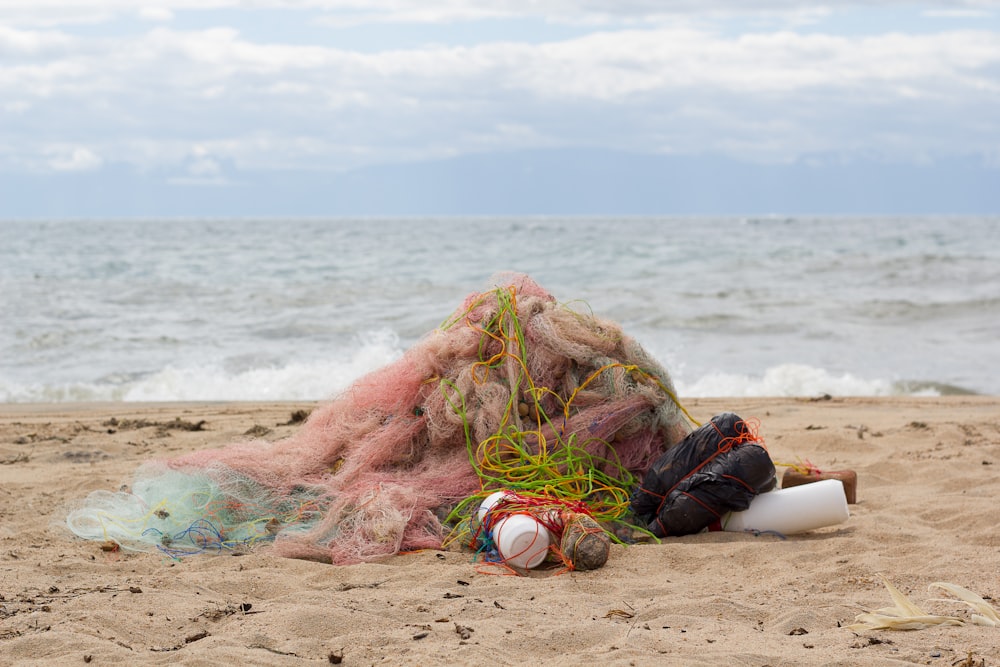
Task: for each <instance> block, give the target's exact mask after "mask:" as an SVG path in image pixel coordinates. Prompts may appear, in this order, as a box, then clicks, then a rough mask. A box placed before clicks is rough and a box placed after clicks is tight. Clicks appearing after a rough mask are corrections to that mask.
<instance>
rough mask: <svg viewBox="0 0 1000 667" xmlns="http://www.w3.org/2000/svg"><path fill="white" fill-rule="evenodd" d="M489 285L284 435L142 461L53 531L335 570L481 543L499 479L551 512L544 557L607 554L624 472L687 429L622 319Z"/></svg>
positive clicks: (587, 558) (689, 424) (620, 525)
mask: <svg viewBox="0 0 1000 667" xmlns="http://www.w3.org/2000/svg"><path fill="white" fill-rule="evenodd" d="M494 285H495V286H494V287H493V288H492V289H489V290H487V291H484V292H479V293H473V294H471V295H469V296H468V297H467V298H466V299H465V301H464V302H463V303H462V304H461V305H460V306H459V307H458V308H457V309H456V310H455V311H454V312H453V313H452V314H451V315H450V316H449V317H448V318H447V319H445V321H444V322H443V323H442V324H441V325H440V326H439V327H438V328H436V329H435V330H433V331H431V332H430V333H428V334H427V335H426V336H424V337H423V338H422V339H421V340H420V341H418V342H417V343H416V344H415V345H414V346H412V347H411V348H410V349H409V350H407V351H406V352H405V353H404V355H403V356H402V357H401V358H400V359H399V360H398V361H396V362H394V363H392V364H389V365H388V366H386V367H384V368H382V369H379V370H377V371H374V372H372V373H370V374H368V375H366V376H364V377H362V378H360V379H358V380H357V381H355V382H354V383H353V384H352V385H351V386H350V387H348V388H347V389H346V390H345V391H343V392H342V393H341V394H340V395H338V396H336V397H335V398H333V399H332V400H331V401H329V402H328V403H326V404H323V405H320V406H319V407H317V408H316V409H315V410H313V411H312V413H311V414H309V415H308V417H305V418H304V421H303V422H302V425H301V427H300V430H299V431H298V432H297V433H296V434H294V435H292V436H290V437H288V438H285V439H282V440H278V441H275V442H267V441H264V440H262V439H260V438H257V439H253V438H250V439H246V440H242V441H238V442H234V443H232V444H230V445H228V446H226V447H223V448H219V449H212V450H203V451H197V452H193V453H190V454H186V455H182V456H179V457H176V458H170V459H164V460H154V461H150V462H148V463H146V464H144V465H142V466H140V467H139V468H138V470H137V471H136V472H135V474H134V478H133V480H132V481H131V483H130V484H129V487H128V489H127V490H121V491H117V492H110V491H97V492H94V493H93V494H91V495H90V496H89V497H87V498H86V499H84V500H83V501H82V502H81V503H79V506H78V507H76V508H74V509H73V510H72V511H71V512H70V513H69V515H68V518H67V525H68V526H69V528H70V529H71V530H72V531H73V532H74V533H75V534H77V535H78V536H80V537H83V538H86V539H91V540H97V541H100V542H113V543H115V544H118V545H120V546H121V548H123V549H133V550H145V551H151V550H158V551H160V552H162V553H164V554H166V555H167V556H169V557H172V558H180V557H183V556H187V555H192V554H197V553H203V552H218V551H227V550H233V551H239V550H241V549H245V548H247V547H252V546H254V545H256V544H259V543H265V542H266V543H269V544H270V545H271V548H272V550H273V552H274V553H276V554H278V555H281V556H287V557H293V558H305V559H312V560H319V561H324V562H330V563H335V564H348V563H358V562H365V561H373V560H377V559H380V558H383V557H385V556H389V555H393V554H399V553H405V552H410V551H416V550H421V549H443V548H452V547H455V546H458V547H461V548H464V547H470V546H471V547H472V548H474V549H482V548H483V545H482V544H479V545H477V544H476V542H477V540H478V538H479V537H480V536H481V535H482V534H483V531H481V530H480V526H478V525H477V517H476V514H477V509H478V508H479V506H480V505H481V504H482V501H483V500H484V499H485V498H486V497H487V496H489V495H491V494H492V493H495V492H497V491H504V492H510V493H513V494H516V496H517V497H518V498H520V499H522V500H521V502H528V503H531V504H532V511H533V512H541V514H540V515H541V516H544V517H546V518H547V520H551V521H552V526H551V528H552V529H553V530H551V531H550V536H549V537H550V539H549V541H548V544H549V549H550V553H554V554H555V558H556V560H558V561H561V562H562V563H563V564H564V565H566V566H567V567H569V568H583V567H594V566H599V565H600V564H603V561H602V558H605V559H606V549H605V547H607V546H608V545H607V544H606V543H605V540H614V541H620V540H621V539H623V538H621V537H620V536H622V535H630V534H633V532H634V530H635V529H637V528H638V529H640V530H641V529H643V527H642V526H639V527H636V526H633V525H631V524H630V523H629V521H630V519H631V517H630V514H629V512H630V502H629V501H630V494H631V493H632V491H633V490H634V489H635V487H636V486H638V481H637V480H638V478H639V477H640V476H642V475H644V474H645V473H646V471H647V470H648V469H649V468H650V466H651V465H652V464H653V463H654V461H656V460H657V459H658V458H659V457H660V456H661V455H662V454H663V453H664V452H665V451H670V449H671V448H672V447H674V446H675V445H677V444H678V443H680V442H681V441H682V440H684V439H685V437H686V436H687V435H688V434H689V433H690V432H691V431H692V428H693V427H695V426H700V424H698V422H696V421H695V420H694V419H693V418H692V417H691V416H690V415H689V414H688V413H687V412H686V410H684V408H683V406H682V405H681V403H680V402H679V400H678V398H677V396H676V392H675V389H674V387H673V384H672V381H671V378H670V375H669V373H668V372H667V370H666V369H665V368H663V367H662V366H661V365H660V364H659V363H658V362H657V361H656V360H654V359H653V358H652V357H651V356H650V355H649V354H648V353H647V352H646V351H645V350H644V349H643V348H642V347H641V346H640V345H639V344H638V343H637V342H636V341H635V340H634V339H633V338H631V337H630V336H628V335H626V334H625V332H624V331H623V330H622V328H621V327H620V326H619V325H618V324H616V323H614V322H612V321H609V320H606V319H602V318H599V317H597V316H595V315H593V314H592V313H590V312H587V311H585V310H583V311H581V310H575V309H573V308H570V307H569V306H567V305H564V304H561V303H559V302H557V301H556V299H555V298H554V297H553V296H552V295H551V294H549V293H548V292H547V291H545V290H544V289H543V288H541V287H540V286H539V285H538V284H537V283H535V282H534V281H533V280H532V279H531V278H530V277H528V276H525V275H521V274H504V275H502V276H498V277H497V278H496V279H495V281H494ZM523 513H524V512H522V514H523ZM595 526H596V528H595ZM598 528H599V529H600V532H598ZM546 530H549V528H546ZM597 535H601V536H602V537H600V538H595V537H594V536H597ZM481 553H483V554H484V555H485V553H486V551H485V550H483V551H482V552H481ZM546 558H548V557H546ZM501 560H502V559H501Z"/></svg>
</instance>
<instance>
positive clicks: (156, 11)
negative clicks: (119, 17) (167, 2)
mask: <svg viewBox="0 0 1000 667" xmlns="http://www.w3.org/2000/svg"><path fill="white" fill-rule="evenodd" d="M137 13H138V15H139V18H140V19H142V20H143V21H156V22H167V21H172V20H173V19H174V13H173V12H172V11H171V10H170V9H168V8H167V7H155V6H147V7H141V8H140V9H139V11H138V12H137Z"/></svg>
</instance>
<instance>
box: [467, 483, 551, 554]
mask: <svg viewBox="0 0 1000 667" xmlns="http://www.w3.org/2000/svg"><path fill="white" fill-rule="evenodd" d="M506 495H507V493H506V492H505V491H497V492H496V493H492V494H490V495H489V496H487V497H486V498H485V499H484V500H483V502H482V504H481V505H480V506H479V521H480V522H483V521H484V520H485V519H486V515H487V514H488V513H489V511H490V510H491V509H492V508H493V506H494V505H496V504H497V503H498V502H500V500H501V499H502V498H503V497H504V496H506ZM493 542H494V543H495V544H496V545H497V551H498V552H499V553H500V557H501V558H503V560H504V562H505V563H507V564H508V565H512V566H514V567H519V568H522V569H526V570H530V569H532V568H535V567H538V566H539V565H541V564H542V561H544V560H545V557H546V556H548V555H549V547H550V546H551V545H552V542H553V540H552V533H550V532H549V529H548V528H546V527H545V526H543V525H542V524H541V523H539V522H538V521H537V520H536V519H535V518H534V517H532V516H530V515H528V514H510V515H507V516H504V517H502V518H500V519H499V520H498V521H497V522H496V523H494V524H493Z"/></svg>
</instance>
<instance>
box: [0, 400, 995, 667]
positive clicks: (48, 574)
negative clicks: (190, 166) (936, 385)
mask: <svg viewBox="0 0 1000 667" xmlns="http://www.w3.org/2000/svg"><path fill="white" fill-rule="evenodd" d="M312 407H313V405H311V404H305V403H303V404H293V403H277V404H266V405H260V404H246V403H210V404H157V405H141V404H87V405H68V404H59V405H34V406H28V405H10V404H8V405H3V406H0V464H2V465H0V663H2V664H4V665H8V664H10V665H35V664H38V665H55V664H59V665H73V664H85V663H90V664H93V665H107V664H127V665H146V664H150V665H172V664H183V665H212V666H213V667H215V666H217V665H228V664H247V665H300V664H330V663H331V662H334V663H336V662H340V663H341V664H344V665H371V664H391V665H454V664H458V665H490V664H498V665H499V664H536V665H589V664H595V665H597V664H602V665H603V664H609V665H733V666H735V665H756V666H759V665H773V666H777V665H862V664H863V665H899V664H930V665H943V666H953V665H973V664H975V665H998V664H1000V628H990V627H981V626H975V625H963V626H953V627H938V628H931V629H924V630H915V631H905V632H904V631H870V632H862V633H860V634H856V633H854V632H852V631H851V630H848V629H847V628H845V627H842V626H844V625H847V624H849V623H850V622H852V621H853V620H854V618H855V616H856V615H857V614H859V613H861V612H862V611H868V610H872V609H875V608H878V607H884V606H889V604H890V599H889V596H888V594H887V592H886V590H885V588H884V587H883V586H882V584H881V582H880V581H879V579H878V575H879V573H882V574H884V575H885V576H886V577H887V578H888V579H889V580H890V581H892V582H893V583H895V584H896V586H898V587H899V588H900V590H902V591H903V592H904V593H906V594H907V595H908V596H909V597H910V599H911V600H912V601H913V602H915V603H917V604H919V605H921V606H922V607H924V608H925V609H926V610H927V611H930V612H936V613H946V614H953V615H956V616H960V617H963V618H968V617H969V610H968V608H966V607H964V606H963V605H961V604H959V603H954V604H949V603H944V602H935V601H934V598H938V597H941V596H940V594H939V593H936V592H929V591H928V590H927V586H928V584H930V583H932V582H935V581H947V582H951V583H955V584H959V585H962V586H965V587H966V588H969V589H971V590H972V591H975V592H976V593H977V594H979V595H981V596H983V597H984V598H986V599H988V600H991V601H994V600H1000V576H998V575H1000V528H998V521H1000V519H998V517H1000V514H998V509H1000V504H998V498H1000V479H998V475H997V473H998V472H1000V399H998V398H994V397H946V398H878V399H870V398H856V399H854V398H852V399H840V398H835V399H832V400H809V399H730V400H726V399H711V400H707V399H702V400H691V401H688V403H687V407H688V408H689V409H690V410H691V411H692V413H693V414H694V415H695V417H696V418H698V419H699V420H707V419H708V418H709V417H711V416H712V415H714V414H717V413H719V412H723V411H734V412H737V413H738V414H740V415H741V416H744V417H754V416H755V417H758V418H759V419H760V420H761V435H762V436H763V437H764V438H765V441H766V445H767V447H768V449H769V451H770V452H771V455H772V457H773V458H774V459H775V460H776V461H787V462H794V461H796V460H800V459H801V460H806V459H808V460H810V461H811V462H812V463H814V464H816V465H817V466H820V467H826V468H830V469H838V468H841V469H842V468H850V469H853V470H855V471H857V473H858V503H857V504H855V505H851V511H852V516H851V518H850V520H849V521H848V522H847V523H844V524H841V525H839V526H835V527H828V528H824V529H820V530H817V531H814V532H812V533H808V534H805V535H799V536H791V537H789V538H788V539H785V540H782V539H780V538H778V537H775V536H769V535H761V536H754V535H750V534H736V533H703V534H699V535H693V536H689V537H683V538H671V539H667V540H665V541H663V543H661V544H648V545H646V544H644V545H634V546H630V547H624V546H615V547H614V548H613V550H612V554H611V558H610V560H609V562H608V563H607V565H605V566H604V567H603V568H601V569H599V570H596V571H592V572H570V573H564V574H561V575H558V576H553V575H549V576H546V575H545V573H541V574H536V575H535V576H531V577H515V576H498V575H496V574H490V573H487V572H483V571H482V568H481V567H478V566H477V565H476V564H475V563H474V562H473V561H472V558H471V555H470V554H468V553H461V552H445V553H438V552H423V553H419V554H415V555H404V556H396V557H392V558H388V559H386V560H384V561H382V562H379V563H369V564H363V565H355V566H345V567H335V566H331V565H324V564H320V563H313V562H306V561H297V560H289V559H283V558H277V557H274V556H272V555H270V554H269V553H268V551H267V548H266V547H264V548H260V549H258V550H256V551H254V552H253V553H250V554H247V555H242V556H233V555H198V556H193V557H190V558H187V559H184V560H181V561H172V560H170V559H168V558H166V557H164V556H162V555H159V554H148V553H125V552H121V551H119V552H105V551H102V550H101V548H100V546H101V545H100V544H99V543H97V542H89V541H85V540H81V539H78V538H76V537H74V536H73V535H71V534H69V533H68V532H67V531H65V530H64V529H61V528H60V527H59V522H60V520H61V518H62V517H63V516H64V515H65V511H66V506H67V504H69V503H72V502H74V501H79V500H81V499H83V498H84V497H85V496H86V495H87V494H88V493H89V492H90V491H93V490H96V489H108V490H115V489H117V488H118V487H119V486H120V485H121V484H122V483H126V482H128V481H130V476H131V473H132V472H133V470H134V469H135V468H136V467H137V466H138V464H140V463H141V462H143V461H145V460H147V459H149V458H153V457H158V456H170V455H174V454H178V453H181V452H188V451H191V450H195V449H201V448H207V447H217V446H222V445H225V444H227V443H229V442H232V441H234V440H238V439H241V438H243V434H244V433H245V432H247V431H248V430H249V429H251V428H254V427H258V429H257V430H258V432H259V433H264V434H265V435H264V437H265V438H267V439H277V438H281V437H284V436H286V435H290V434H291V433H293V432H294V431H295V429H296V428H297V427H296V426H295V425H282V426H279V425H278V424H279V423H284V422H287V421H289V417H290V415H291V413H292V412H293V411H295V410H298V409H307V410H308V409H311V408H312ZM112 417H115V418H117V419H118V420H146V421H147V422H150V423H149V425H146V426H141V424H132V425H131V426H132V427H129V428H124V427H118V428H115V427H113V426H109V425H108V420H109V419H110V418H112ZM177 418H179V419H181V420H183V421H187V422H192V423H197V422H199V421H201V420H204V422H205V423H204V425H203V430H199V431H185V430H180V429H177V428H168V427H165V426H163V424H167V426H169V422H171V421H172V420H174V419H177ZM156 423H159V424H160V425H159V426H157V425H156ZM136 426H141V427H136ZM263 429H268V430H267V431H264V430H263ZM780 472H781V471H780V469H779V474H780ZM994 606H1000V602H994Z"/></svg>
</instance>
